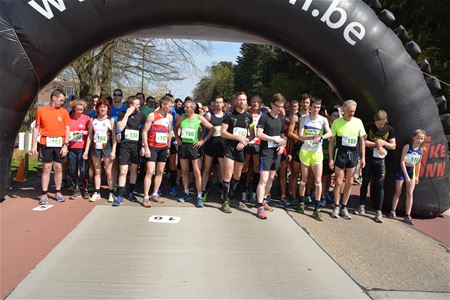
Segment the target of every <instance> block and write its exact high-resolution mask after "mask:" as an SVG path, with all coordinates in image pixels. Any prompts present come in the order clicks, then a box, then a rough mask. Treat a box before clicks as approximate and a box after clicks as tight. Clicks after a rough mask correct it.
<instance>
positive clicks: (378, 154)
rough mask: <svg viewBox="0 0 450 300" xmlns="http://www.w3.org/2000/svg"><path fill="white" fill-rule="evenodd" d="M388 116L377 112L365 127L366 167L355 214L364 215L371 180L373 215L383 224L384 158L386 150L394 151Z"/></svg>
mask: <svg viewBox="0 0 450 300" xmlns="http://www.w3.org/2000/svg"><path fill="white" fill-rule="evenodd" d="M387 122H388V116H387V113H386V112H385V111H384V110H379V111H378V112H377V113H376V114H375V115H374V123H372V124H369V125H368V127H367V139H366V142H365V146H366V153H367V156H366V167H365V168H364V169H363V170H362V175H363V182H362V185H361V191H360V194H359V195H360V196H359V200H360V206H359V207H358V210H357V211H355V214H365V213H366V209H365V202H366V197H367V189H368V187H369V182H370V180H371V179H373V181H372V185H371V190H372V191H373V197H374V199H373V200H374V202H375V203H376V205H377V207H378V209H377V213H376V215H375V222H378V223H383V215H382V213H381V210H382V209H383V200H384V178H385V176H386V166H385V162H384V158H385V157H386V155H387V154H388V152H387V150H395V147H396V144H395V135H394V128H393V127H392V126H390V125H388V124H387Z"/></svg>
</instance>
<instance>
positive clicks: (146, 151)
mask: <svg viewBox="0 0 450 300" xmlns="http://www.w3.org/2000/svg"><path fill="white" fill-rule="evenodd" d="M144 156H145V157H147V158H150V156H151V152H150V149H149V148H146V149H145V151H144Z"/></svg>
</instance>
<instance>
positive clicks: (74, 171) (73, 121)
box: [68, 100, 91, 199]
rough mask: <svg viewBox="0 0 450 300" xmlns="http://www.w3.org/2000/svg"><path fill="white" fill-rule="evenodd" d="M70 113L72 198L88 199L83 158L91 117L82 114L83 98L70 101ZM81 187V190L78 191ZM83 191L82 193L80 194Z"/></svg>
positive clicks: (86, 168)
mask: <svg viewBox="0 0 450 300" xmlns="http://www.w3.org/2000/svg"><path fill="white" fill-rule="evenodd" d="M71 107H72V115H71V117H70V140H69V155H68V157H69V175H70V178H71V179H72V184H73V187H74V193H73V196H72V199H76V198H80V197H81V196H83V197H84V198H85V199H89V193H88V189H87V188H88V166H89V164H88V161H87V160H84V159H83V152H84V148H85V146H86V138H87V134H88V127H89V123H90V122H91V119H90V118H89V116H87V115H85V114H83V113H84V111H85V110H86V107H87V104H86V102H85V101H83V100H75V101H72V102H71ZM80 188H81V191H80ZM82 193H83V194H82Z"/></svg>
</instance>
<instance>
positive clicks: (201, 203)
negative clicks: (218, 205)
mask: <svg viewBox="0 0 450 300" xmlns="http://www.w3.org/2000/svg"><path fill="white" fill-rule="evenodd" d="M195 206H197V207H198V208H203V207H204V204H203V198H202V197H197V204H196V205H195Z"/></svg>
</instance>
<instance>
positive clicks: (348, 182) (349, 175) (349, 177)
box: [342, 168, 355, 205]
mask: <svg viewBox="0 0 450 300" xmlns="http://www.w3.org/2000/svg"><path fill="white" fill-rule="evenodd" d="M354 176H355V168H350V169H346V174H345V187H344V196H343V198H342V204H344V205H347V202H348V199H349V198H350V193H351V191H352V185H353V178H354Z"/></svg>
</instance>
